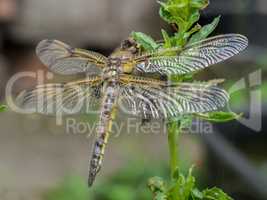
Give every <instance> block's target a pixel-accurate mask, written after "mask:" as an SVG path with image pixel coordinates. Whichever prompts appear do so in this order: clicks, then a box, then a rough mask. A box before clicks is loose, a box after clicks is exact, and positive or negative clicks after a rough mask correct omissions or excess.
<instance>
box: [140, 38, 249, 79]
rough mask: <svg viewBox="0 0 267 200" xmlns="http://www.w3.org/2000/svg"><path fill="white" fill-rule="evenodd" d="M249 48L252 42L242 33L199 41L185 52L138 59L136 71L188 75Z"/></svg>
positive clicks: (169, 51) (164, 52)
mask: <svg viewBox="0 0 267 200" xmlns="http://www.w3.org/2000/svg"><path fill="white" fill-rule="evenodd" d="M247 45H248V39H247V38H246V37H245V36H243V35H239V34H227V35H219V36H215V37H211V38H209V39H206V40H203V41H200V42H196V43H194V44H191V45H189V46H186V47H185V48H184V49H179V48H171V49H164V50H159V51H158V52H154V53H150V54H147V55H143V56H140V57H137V58H136V62H137V64H136V71H137V72H139V73H140V72H141V73H160V74H165V75H171V74H177V75H180V74H186V73H190V72H194V71H198V70H201V69H204V68H205V67H208V66H210V65H213V64H216V63H219V62H221V61H224V60H226V59H228V58H230V57H232V56H234V55H236V54H238V53H239V52H240V51H242V50H244V49H245V48H246V47H247Z"/></svg>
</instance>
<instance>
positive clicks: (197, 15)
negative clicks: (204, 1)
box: [188, 10, 200, 29]
mask: <svg viewBox="0 0 267 200" xmlns="http://www.w3.org/2000/svg"><path fill="white" fill-rule="evenodd" d="M199 18H200V13H199V11H198V10H196V11H195V12H193V13H192V14H191V15H190V17H189V25H188V26H189V27H188V29H189V28H191V26H193V24H194V23H196V22H197V21H198V20H199Z"/></svg>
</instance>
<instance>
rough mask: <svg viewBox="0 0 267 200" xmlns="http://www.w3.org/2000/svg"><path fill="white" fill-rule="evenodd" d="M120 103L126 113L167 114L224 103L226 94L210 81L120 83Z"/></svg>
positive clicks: (202, 110)
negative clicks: (162, 84)
mask: <svg viewBox="0 0 267 200" xmlns="http://www.w3.org/2000/svg"><path fill="white" fill-rule="evenodd" d="M120 97H121V98H120V101H119V103H120V107H121V108H122V110H123V111H124V112H126V113H128V114H134V115H141V116H142V117H143V118H144V119H147V118H151V117H152V118H168V117H175V116H179V115H181V114H193V113H205V112H209V111H215V110H217V109H219V108H221V107H224V106H225V105H226V103H227V102H228V99H229V96H228V94H227V93H226V92H225V91H224V90H222V89H220V88H218V87H217V86H216V85H213V84H211V83H180V84H176V85H171V86H160V85H154V86H153V84H150V85H149V84H140V83H128V84H123V85H122V87H121V93H120Z"/></svg>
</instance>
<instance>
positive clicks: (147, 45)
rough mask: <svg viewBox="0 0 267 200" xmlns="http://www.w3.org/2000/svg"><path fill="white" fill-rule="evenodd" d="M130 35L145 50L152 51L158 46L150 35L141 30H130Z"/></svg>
mask: <svg viewBox="0 0 267 200" xmlns="http://www.w3.org/2000/svg"><path fill="white" fill-rule="evenodd" d="M131 36H132V37H133V38H134V40H135V41H136V42H137V43H138V44H139V45H141V47H142V48H143V49H144V50H146V51H153V50H156V49H158V48H159V44H157V42H156V41H155V40H154V39H153V38H152V37H150V36H148V35H146V34H144V33H141V32H132V34H131Z"/></svg>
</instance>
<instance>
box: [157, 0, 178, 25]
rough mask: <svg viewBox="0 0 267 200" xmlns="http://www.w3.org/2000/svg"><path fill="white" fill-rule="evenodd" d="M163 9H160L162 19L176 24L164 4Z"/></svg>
mask: <svg viewBox="0 0 267 200" xmlns="http://www.w3.org/2000/svg"><path fill="white" fill-rule="evenodd" d="M160 4H161V7H160V9H159V15H160V17H161V18H162V19H163V20H164V21H166V22H167V23H169V24H170V23H174V22H175V20H174V17H173V16H172V14H171V13H170V12H169V11H168V10H167V9H166V7H165V6H164V4H163V3H162V2H161V3H160Z"/></svg>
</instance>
